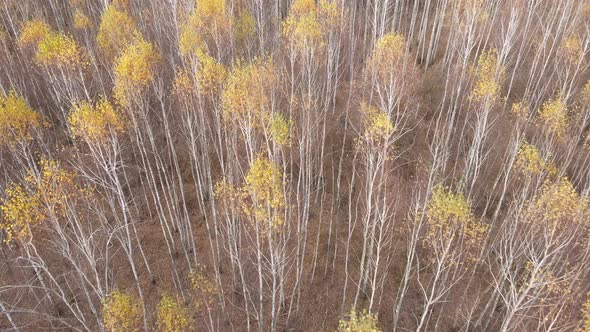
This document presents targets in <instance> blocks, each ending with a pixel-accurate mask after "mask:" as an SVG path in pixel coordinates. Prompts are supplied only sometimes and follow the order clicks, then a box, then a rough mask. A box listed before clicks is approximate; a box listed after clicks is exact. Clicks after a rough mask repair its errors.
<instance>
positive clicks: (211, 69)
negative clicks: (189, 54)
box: [196, 49, 228, 95]
mask: <svg viewBox="0 0 590 332" xmlns="http://www.w3.org/2000/svg"><path fill="white" fill-rule="evenodd" d="M196 56H197V59H198V61H199V65H198V69H197V82H198V86H199V90H200V92H201V93H202V94H211V95H217V94H218V93H219V92H220V91H221V89H222V88H223V84H224V83H225V81H226V79H227V77H228V72H227V69H226V68H225V66H224V65H223V64H221V63H219V62H217V61H216V60H215V59H214V58H213V57H211V56H210V55H209V54H207V53H206V52H205V51H203V50H202V49H200V50H197V52H196Z"/></svg>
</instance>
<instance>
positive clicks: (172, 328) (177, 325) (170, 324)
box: [158, 294, 190, 332]
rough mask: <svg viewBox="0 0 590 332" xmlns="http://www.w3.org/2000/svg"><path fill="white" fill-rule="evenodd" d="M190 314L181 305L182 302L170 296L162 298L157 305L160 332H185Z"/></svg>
mask: <svg viewBox="0 0 590 332" xmlns="http://www.w3.org/2000/svg"><path fill="white" fill-rule="evenodd" d="M189 317H190V314H189V312H188V310H187V308H186V307H184V306H183V305H182V300H181V299H180V298H178V297H171V296H170V295H166V294H165V295H164V296H162V299H161V300H160V303H159V304H158V327H159V328H160V331H162V332H181V331H186V330H187V328H188V326H189Z"/></svg>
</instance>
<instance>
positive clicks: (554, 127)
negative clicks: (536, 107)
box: [538, 94, 568, 138]
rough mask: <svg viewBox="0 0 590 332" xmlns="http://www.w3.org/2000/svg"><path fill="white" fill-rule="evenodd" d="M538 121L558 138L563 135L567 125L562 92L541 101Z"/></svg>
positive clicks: (565, 106)
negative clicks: (543, 101)
mask: <svg viewBox="0 0 590 332" xmlns="http://www.w3.org/2000/svg"><path fill="white" fill-rule="evenodd" d="M538 122H539V123H540V124H541V125H542V126H543V127H544V128H545V129H546V130H547V131H548V132H549V133H550V134H554V135H555V136H557V137H558V138H561V137H563V135H564V134H565V131H566V129H567V125H568V119H567V105H566V103H565V98H564V96H563V94H559V95H558V97H557V98H555V99H550V100H548V101H546V102H545V103H543V107H542V108H541V111H540V112H539V115H538Z"/></svg>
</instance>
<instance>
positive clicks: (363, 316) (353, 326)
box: [338, 309, 381, 332]
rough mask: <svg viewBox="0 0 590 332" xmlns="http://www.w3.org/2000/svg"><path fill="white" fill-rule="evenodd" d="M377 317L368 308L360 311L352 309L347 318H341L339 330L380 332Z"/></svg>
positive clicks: (344, 331) (345, 331)
mask: <svg viewBox="0 0 590 332" xmlns="http://www.w3.org/2000/svg"><path fill="white" fill-rule="evenodd" d="M379 331H381V329H380V328H379V327H378V326H377V317H376V316H374V315H371V314H370V313H368V312H367V311H366V310H363V311H361V312H359V313H357V312H356V310H354V309H352V310H351V311H350V313H349V314H348V319H347V320H341V321H340V322H339V324H338V332H379Z"/></svg>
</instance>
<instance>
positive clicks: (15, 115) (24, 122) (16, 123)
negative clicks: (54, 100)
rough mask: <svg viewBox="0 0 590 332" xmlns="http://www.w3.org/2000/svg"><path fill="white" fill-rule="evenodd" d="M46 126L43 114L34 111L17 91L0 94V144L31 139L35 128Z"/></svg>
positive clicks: (11, 144)
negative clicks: (4, 95)
mask: <svg viewBox="0 0 590 332" xmlns="http://www.w3.org/2000/svg"><path fill="white" fill-rule="evenodd" d="M43 126H46V123H45V121H43V118H42V117H41V115H40V114H39V113H37V112H35V111H33V110H32V109H31V108H30V107H29V105H27V102H26V101H25V99H24V98H22V97H20V96H18V95H17V94H16V92H15V91H13V90H12V91H10V92H9V93H8V96H6V97H2V96H0V145H6V146H14V144H15V143H17V142H19V141H30V140H31V139H32V138H33V136H32V134H33V131H34V130H35V129H38V128H41V127H43Z"/></svg>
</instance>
